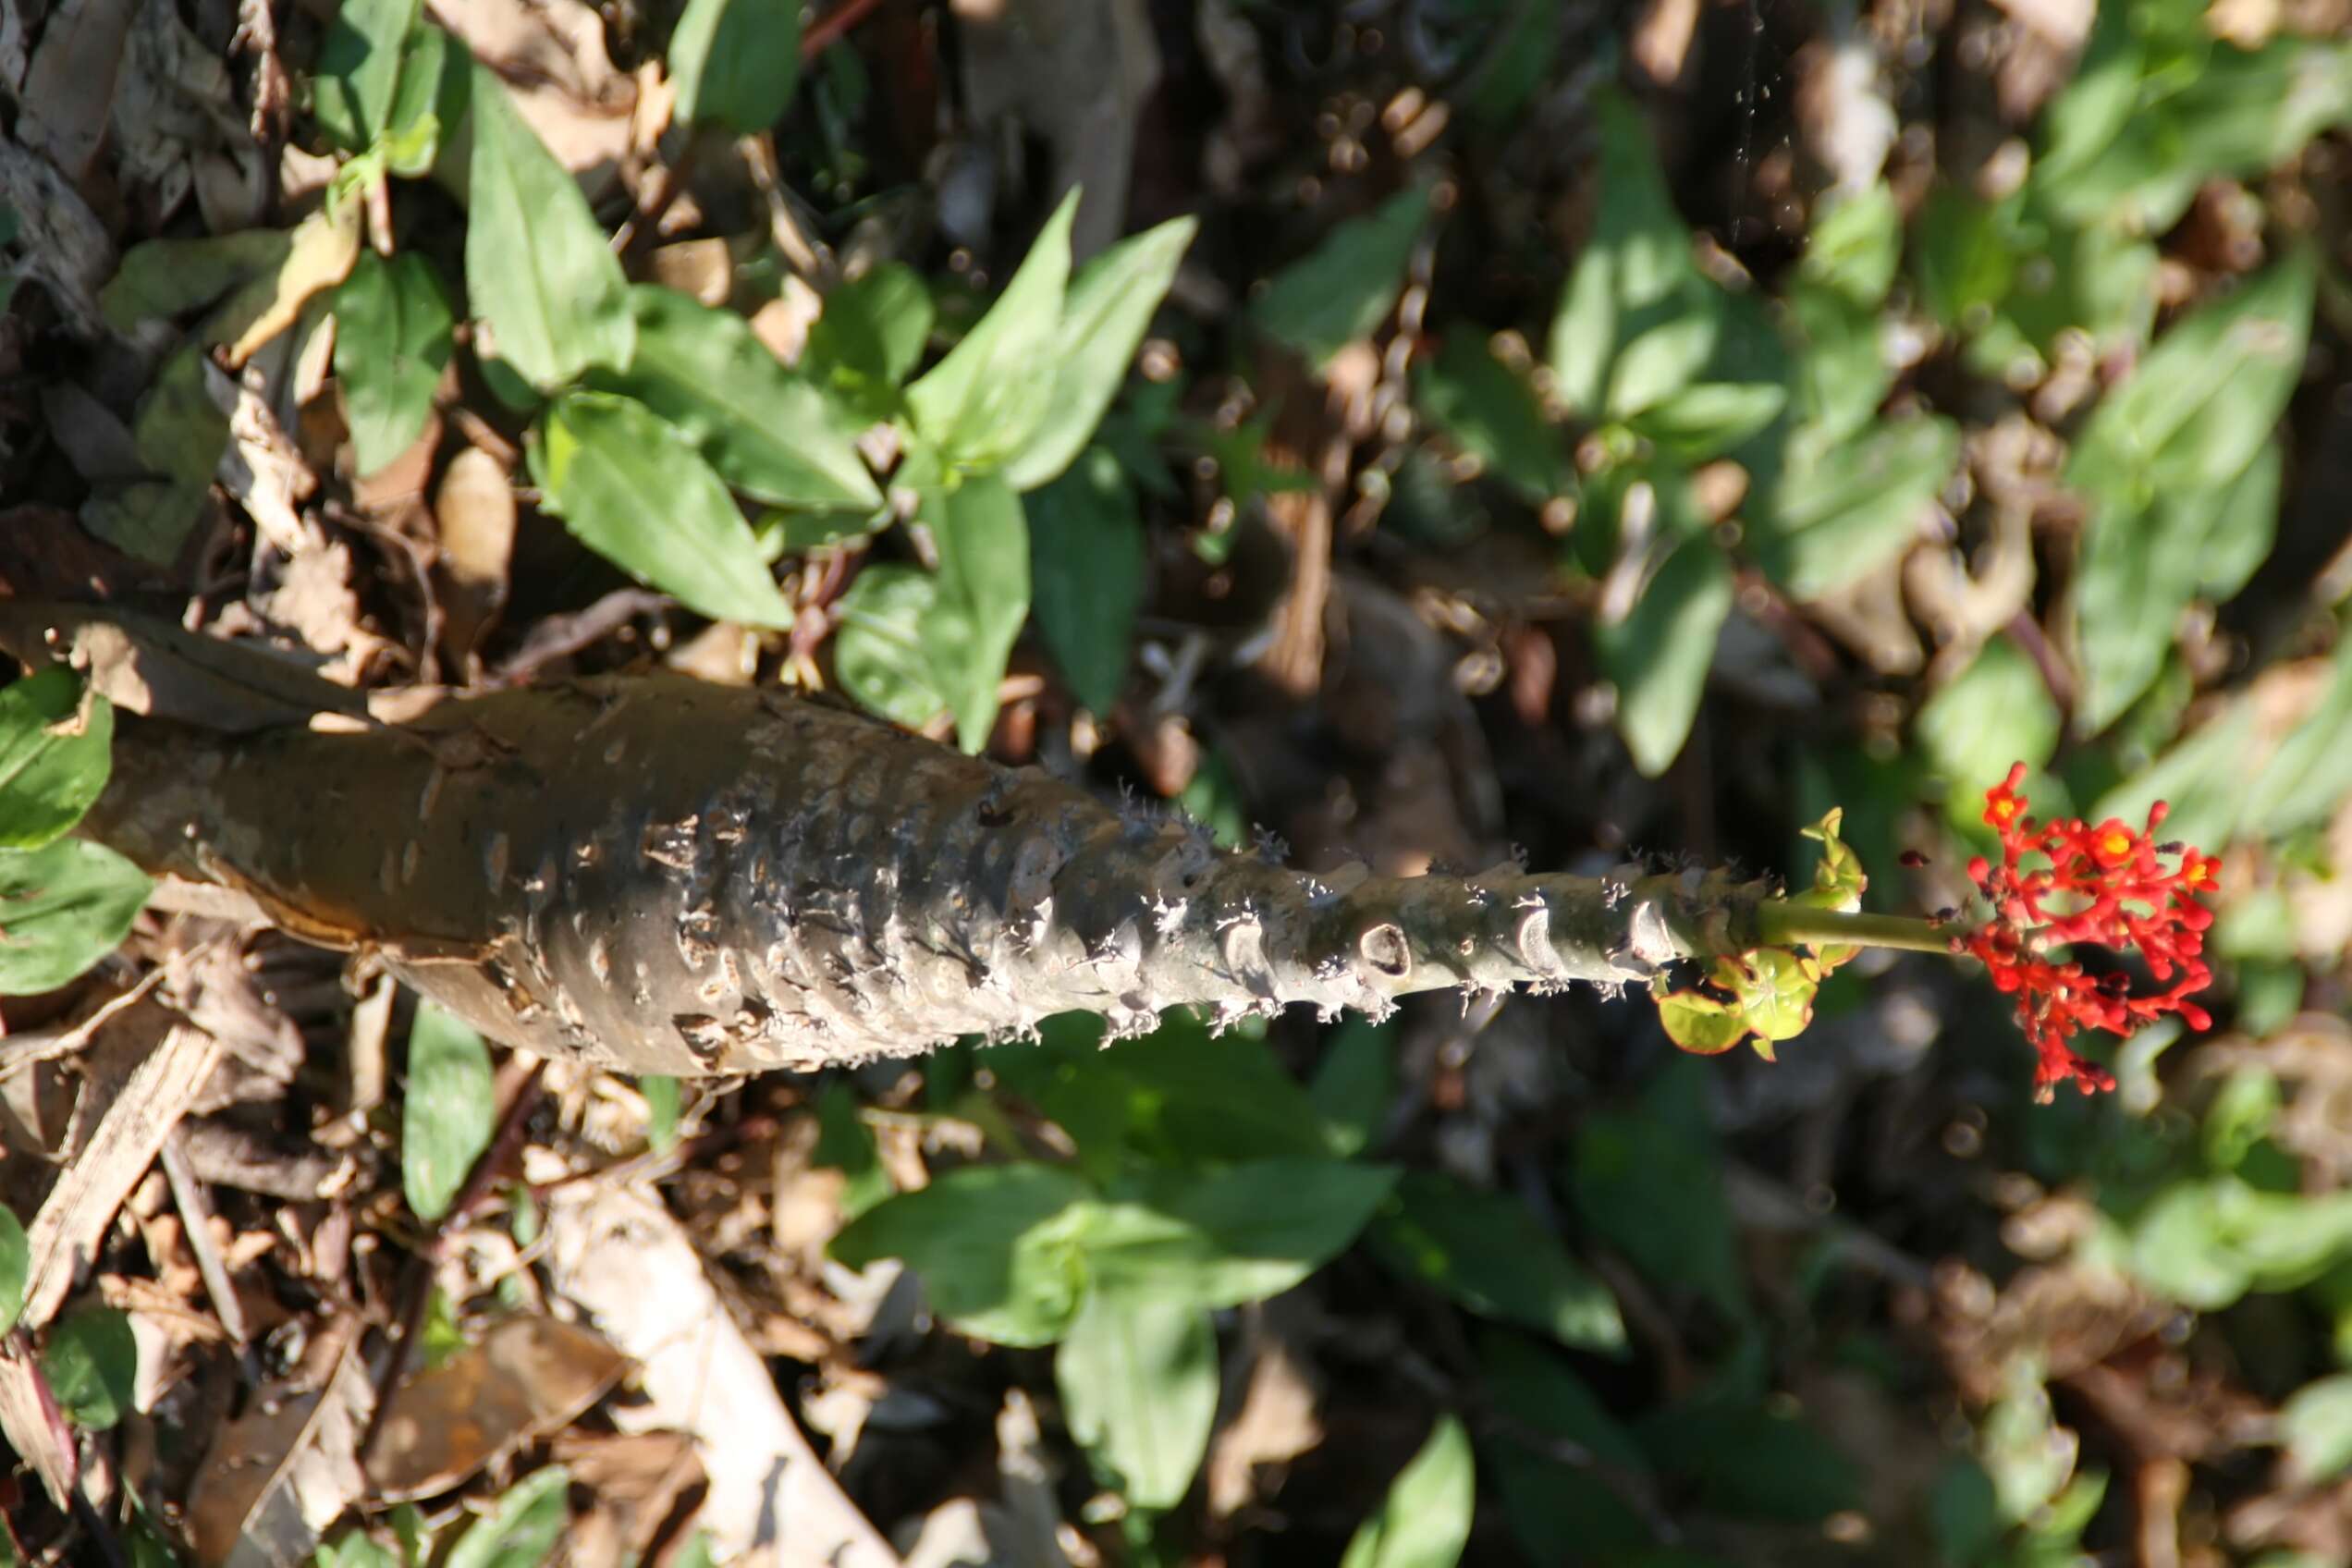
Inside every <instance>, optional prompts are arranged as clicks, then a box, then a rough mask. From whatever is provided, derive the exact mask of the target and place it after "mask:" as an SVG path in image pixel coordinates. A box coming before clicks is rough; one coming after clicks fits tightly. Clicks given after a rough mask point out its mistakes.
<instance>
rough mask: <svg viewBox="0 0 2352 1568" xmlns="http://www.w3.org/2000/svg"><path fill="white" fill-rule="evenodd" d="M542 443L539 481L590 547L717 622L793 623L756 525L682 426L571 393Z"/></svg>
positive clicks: (535, 451) (606, 397)
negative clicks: (679, 427) (769, 564)
mask: <svg viewBox="0 0 2352 1568" xmlns="http://www.w3.org/2000/svg"><path fill="white" fill-rule="evenodd" d="M537 435H538V440H537V441H535V442H534V443H533V445H532V447H531V459H532V472H533V475H534V476H535V477H536V478H537V479H538V481H539V484H540V486H541V488H542V489H544V490H545V492H546V496H545V505H546V506H547V508H548V509H549V510H551V511H553V512H555V513H556V515H557V516H558V517H560V518H562V519H563V521H564V526H565V527H567V528H569V529H570V531H571V533H572V534H573V536H574V537H576V538H578V539H579V540H580V541H581V543H582V544H584V545H588V546H589V547H590V548H591V549H593V550H594V551H595V552H596V553H597V554H598V555H600V556H603V557H605V558H606V559H607V560H609V561H611V562H612V563H613V564H614V565H616V566H618V567H619V568H621V569H622V570H625V571H627V572H630V573H631V574H632V575H633V576H635V577H636V578H637V579H638V580H639V581H640V582H645V583H647V584H650V585H651V586H653V587H655V588H658V589H660V590H661V591H662V592H663V593H665V594H672V595H674V596H675V597H676V598H677V599H678V601H679V602H680V604H682V605H684V606H686V607H687V608H689V609H692V610H694V611H696V612H698V613H700V614H702V615H706V616H709V617H711V618H712V619H717V620H734V621H740V622H741V623H742V624H744V625H746V626H789V625H790V624H791V621H792V606H790V604H788V603H787V602H786V601H785V599H784V596H783V594H779V593H778V592H777V589H776V580H775V578H774V577H773V576H771V575H770V574H769V570H768V565H767V561H766V557H764V556H762V555H761V553H760V548H759V541H758V539H757V538H756V537H754V536H753V533H752V526H751V524H750V523H748V522H746V521H744V520H743V514H742V512H741V510H740V509H738V508H737V507H736V505H735V501H734V498H733V497H732V496H729V494H728V493H727V486H726V485H725V484H722V483H721V482H720V480H719V477H718V475H717V473H715V472H712V470H711V466H710V465H709V464H708V463H706V462H704V460H703V457H702V454H701V453H700V452H698V451H696V450H695V449H694V447H693V445H692V443H691V442H690V441H689V440H688V439H687V437H686V435H684V433H683V432H681V431H680V430H679V429H678V428H677V427H676V426H674V425H672V424H670V423H668V421H667V420H664V419H662V418H661V417H660V416H658V415H656V414H655V412H654V411H653V410H650V409H648V408H646V407H645V406H644V405H643V403H640V402H637V401H635V400H634V399H632V398H621V397H616V396H614V395H612V394H610V393H604V392H567V393H565V394H564V395H563V396H562V397H560V398H557V399H556V400H555V401H554V402H553V403H551V404H549V405H548V407H547V409H546V410H545V412H544V413H543V414H542V415H541V416H540V420H539V425H538V430H537Z"/></svg>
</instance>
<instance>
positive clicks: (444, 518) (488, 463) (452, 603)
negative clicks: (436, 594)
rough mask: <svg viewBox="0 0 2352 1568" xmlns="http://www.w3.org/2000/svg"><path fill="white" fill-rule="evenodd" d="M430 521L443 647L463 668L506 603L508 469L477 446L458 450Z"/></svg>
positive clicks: (510, 505) (510, 548) (510, 542)
mask: <svg viewBox="0 0 2352 1568" xmlns="http://www.w3.org/2000/svg"><path fill="white" fill-rule="evenodd" d="M433 520H434V521H435V524H437V525H438V527H439V529H440V533H441V564H440V570H438V571H437V572H435V580H436V583H437V586H438V587H439V589H440V594H441V611H442V614H443V616H444V617H445V619H444V620H443V622H442V631H441V637H442V643H443V646H444V647H445V648H446V649H447V652H448V654H449V655H450V657H451V659H452V660H453V661H455V662H456V663H457V664H459V666H460V667H461V668H462V667H466V666H468V664H469V661H471V659H472V656H473V653H474V650H475V649H476V648H478V647H480V646H481V643H482V636H483V633H484V631H488V630H489V628H490V625H491V623H492V622H493V621H494V620H496V618H497V614H498V610H499V608H500V606H503V605H505V603H506V602H507V577H508V570H509V568H510V565H511V562H512V560H513V557H514V540H515V497H514V486H513V485H512V484H509V483H508V479H507V470H506V465H505V464H503V463H501V462H499V460H498V459H496V458H495V457H493V456H491V455H490V454H489V453H488V452H485V451H484V450H483V449H482V448H481V447H467V448H466V449H465V450H464V451H462V452H459V454H458V455H457V456H456V457H455V458H452V459H450V460H449V468H448V472H446V473H444V474H443V475H442V476H441V488H440V489H439V490H438V491H436V492H435V495H434V497H433Z"/></svg>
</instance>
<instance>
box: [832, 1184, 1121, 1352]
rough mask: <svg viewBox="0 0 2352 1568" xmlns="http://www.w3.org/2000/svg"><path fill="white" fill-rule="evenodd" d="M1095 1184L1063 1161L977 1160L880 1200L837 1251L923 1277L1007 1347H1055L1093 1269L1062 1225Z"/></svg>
mask: <svg viewBox="0 0 2352 1568" xmlns="http://www.w3.org/2000/svg"><path fill="white" fill-rule="evenodd" d="M1090 1191H1091V1189H1090V1188H1089V1187H1088V1186H1087V1184H1086V1183H1085V1182H1084V1181H1083V1180H1082V1179H1081V1178H1079V1177H1078V1176H1077V1175H1075V1174H1074V1173H1072V1172H1071V1171H1069V1170H1064V1169H1063V1168H1061V1167H1060V1166H1052V1165H1044V1164H1038V1163H1035V1162H1029V1161H1023V1162H1021V1163H1017V1164H1011V1165H967V1166H963V1167H962V1168H960V1169H958V1170H951V1171H949V1172H948V1173H947V1174H946V1175H944V1176H940V1177H937V1178H935V1179H934V1180H933V1181H932V1182H931V1184H930V1185H929V1186H927V1187H925V1188H923V1189H922V1190H921V1191H919V1192H913V1193H902V1194H899V1195H898V1196H897V1197H893V1198H888V1199H885V1200H884V1201H883V1202H881V1203H878V1204H876V1205H875V1206H874V1207H872V1208H870V1209H868V1210H866V1211H865V1213H864V1214H863V1215H861V1216H859V1217H858V1218H857V1219H855V1220H854V1221H852V1222H851V1224H849V1225H848V1226H846V1227H844V1228H843V1229H842V1230H841V1231H839V1233H838V1234H837V1235H835V1236H834V1238H833V1242H832V1245H831V1246H830V1248H829V1249H828V1250H829V1251H830V1252H831V1253H832V1255H833V1256H834V1257H835V1258H836V1259H838V1260H839V1261H840V1262H842V1263H844V1264H847V1265H848V1266H849V1267H850V1268H864V1267H865V1266H866V1265H868V1264H870V1263H874V1262H876V1261H877V1260H878V1259H881V1258H885V1257H896V1258H901V1259H903V1260H905V1262H906V1265H907V1267H908V1268H913V1270H914V1271H915V1272H916V1273H917V1274H919V1275H921V1276H922V1278H923V1285H924V1290H925V1292H926V1293H927V1294H928V1296H929V1298H930V1301H931V1305H932V1306H933V1308H934V1309H936V1310H937V1312H938V1313H939V1314H940V1315H941V1316H942V1317H947V1318H949V1320H951V1321H952V1322H954V1323H955V1324H956V1326H957V1327H958V1328H959V1329H962V1331H964V1332H965V1333H968V1334H974V1335H976V1336H978V1337H979V1338H981V1339H985V1340H990V1341H995V1342H996V1343H998V1344H1023V1345H1035V1344H1051V1343H1052V1342H1053V1341H1055V1340H1057V1339H1060V1337H1061V1335H1062V1333H1063V1331H1064V1330H1065V1329H1067V1328H1068V1327H1069V1324H1070V1320H1071V1317H1072V1315H1073V1314H1074V1313H1075V1312H1076V1311H1077V1309H1078V1306H1079V1290H1080V1287H1081V1284H1082V1282H1083V1274H1082V1273H1081V1271H1080V1268H1079V1265H1078V1264H1077V1261H1076V1255H1075V1253H1074V1251H1073V1250H1072V1246H1071V1244H1070V1243H1069V1241H1068V1238H1067V1236H1066V1234H1065V1233H1064V1232H1065V1231H1067V1229H1068V1227H1067V1226H1062V1225H1058V1224H1057V1223H1056V1222H1057V1221H1058V1220H1060V1218H1061V1217H1062V1216H1063V1215H1064V1214H1065V1213H1067V1212H1068V1211H1069V1210H1071V1209H1072V1207H1073V1206H1075V1205H1078V1204H1081V1203H1083V1202H1084V1201H1085V1200H1086V1198H1087V1197H1088V1195H1089V1193H1090Z"/></svg>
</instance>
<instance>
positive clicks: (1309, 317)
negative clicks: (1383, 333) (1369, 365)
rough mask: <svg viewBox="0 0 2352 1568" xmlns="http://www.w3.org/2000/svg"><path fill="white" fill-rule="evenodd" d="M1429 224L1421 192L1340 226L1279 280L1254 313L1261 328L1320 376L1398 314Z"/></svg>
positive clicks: (1405, 194)
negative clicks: (1417, 249)
mask: <svg viewBox="0 0 2352 1568" xmlns="http://www.w3.org/2000/svg"><path fill="white" fill-rule="evenodd" d="M1428 219H1429V193H1428V192H1427V190H1423V189H1422V188H1420V187H1418V186H1416V187H1415V188H1414V189H1412V190H1404V191H1401V192H1399V193H1398V194H1396V195H1394V196H1391V197H1390V198H1389V200H1388V201H1387V202H1383V203H1382V204H1381V205H1380V206H1379V208H1378V209H1377V210H1376V211H1374V212H1373V213H1372V214H1370V215H1368V216H1366V217H1360V218H1352V219H1350V220H1349V221H1348V222H1346V223H1343V224H1340V225H1338V226H1337V227H1334V228H1333V229H1332V230H1331V232H1330V233H1329V235H1328V236H1326V237H1325V239H1324V240H1323V243H1321V244H1320V245H1317V247H1316V248H1315V249H1314V250H1313V251H1309V252H1308V253H1307V254H1306V255H1305V257H1303V258H1301V259H1300V260H1298V261H1296V262H1293V263H1292V264H1291V265H1289V266H1287V267H1285V268H1283V269H1282V271H1280V273H1277V274H1276V275H1275V276H1274V281H1273V282H1272V283H1271V284H1270V285H1268V288H1267V289H1266V292H1265V293H1263V294H1261V295H1259V296H1258V298H1257V301H1256V304H1254V305H1253V306H1251V308H1250V315H1251V317H1252V319H1254V320H1255V321H1256V323H1257V325H1258V326H1259V327H1260V328H1261V329H1263V330H1264V331H1265V332H1266V333H1267V334H1268V336H1269V337H1273V338H1274V339H1275V340H1276V341H1277V342H1280V343H1283V344H1287V345H1288V346H1289V347H1291V348H1292V349H1296V350H1298V352H1299V353H1301V354H1303V355H1305V357H1306V359H1307V360H1308V361H1310V362H1311V363H1313V364H1314V365H1315V366H1316V368H1317V369H1318V370H1319V369H1320V368H1322V367H1323V366H1324V365H1326V364H1328V363H1329V362H1330V359H1331V356H1332V355H1334V354H1336V353H1338V352H1339V351H1340V350H1341V349H1344V348H1346V347H1347V346H1348V345H1349V344H1350V343H1354V342H1355V341H1357V340H1358V339H1360V338H1364V337H1370V336H1371V335H1372V333H1373V331H1374V330H1375V329H1376V328H1378V326H1379V325H1380V323H1381V322H1383V321H1384V320H1386V319H1387V318H1388V314H1389V312H1390V311H1392V310H1394V309H1396V301H1397V296H1398V294H1400V293H1402V292H1403V288H1404V268H1405V263H1407V262H1409V261H1410V260H1412V257H1413V247H1414V245H1415V243H1416V242H1417V241H1418V240H1419V239H1420V238H1421V231H1422V229H1423V228H1424V227H1426V226H1427V223H1428Z"/></svg>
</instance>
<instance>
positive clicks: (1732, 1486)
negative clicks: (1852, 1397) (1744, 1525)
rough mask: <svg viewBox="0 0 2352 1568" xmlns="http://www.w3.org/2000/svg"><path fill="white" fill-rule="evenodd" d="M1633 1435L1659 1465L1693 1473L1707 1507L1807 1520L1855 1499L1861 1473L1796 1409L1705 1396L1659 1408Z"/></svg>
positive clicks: (1857, 1500)
mask: <svg viewBox="0 0 2352 1568" xmlns="http://www.w3.org/2000/svg"><path fill="white" fill-rule="evenodd" d="M1637 1435H1638V1436H1639V1437H1640V1439H1641V1442H1642V1446H1643V1447H1644V1448H1646V1449H1648V1451H1649V1453H1650V1456H1651V1458H1653V1459H1654V1460H1656V1461H1657V1463H1658V1464H1659V1466H1660V1468H1661V1469H1665V1470H1670V1471H1672V1472H1675V1473H1678V1474H1681V1475H1684V1476H1691V1477H1693V1478H1694V1479H1695V1480H1697V1483H1698V1488H1699V1495H1700V1497H1701V1498H1703V1499H1704V1500H1705V1504H1706V1506H1707V1508H1708V1509H1709V1510H1710V1511H1712V1512H1715V1513H1727V1514H1732V1515H1735V1516H1740V1517H1746V1518H1756V1519H1776V1520H1783V1521H1786V1522H1788V1523H1790V1524H1810V1523H1812V1522H1813V1521H1815V1520H1817V1519H1823V1518H1827V1517H1828V1516H1829V1515H1830V1514H1831V1513H1837V1512H1838V1511H1839V1510H1841V1509H1847V1508H1854V1507H1856V1506H1858V1505H1859V1503H1860V1502H1861V1490H1862V1488H1861V1473H1860V1471H1859V1470H1858V1469H1857V1468H1856V1465H1855V1464H1854V1462H1853V1461H1852V1460H1850V1459H1848V1458H1847V1457H1846V1456H1845V1455H1844V1452H1841V1451H1840V1450H1839V1449H1838V1448H1837V1446H1836V1445H1835V1444H1833V1443H1831V1441H1830V1440H1829V1439H1827V1438H1824V1437H1823V1436H1822V1435H1821V1434H1820V1432H1819V1430H1817V1429H1816V1428H1814V1427H1812V1426H1810V1425H1808V1424H1807V1422H1805V1421H1804V1420H1803V1419H1801V1418H1800V1417H1798V1416H1795V1415H1786V1414H1783V1413H1782V1412H1780V1411H1777V1410H1774V1409H1771V1408H1769V1407H1767V1406H1765V1405H1762V1404H1758V1403H1750V1402H1748V1401H1746V1400H1739V1399H1724V1398H1720V1397H1717V1398H1706V1397H1702V1398H1700V1399H1697V1400H1693V1401H1691V1402H1689V1403H1684V1404H1681V1405H1677V1406H1672V1407H1670V1408H1668V1409H1666V1410H1662V1411H1660V1412H1658V1413H1656V1414H1654V1415H1650V1416H1648V1418H1646V1419H1645V1420H1643V1421H1642V1422H1641V1423H1640V1425H1639V1427H1638V1428H1637Z"/></svg>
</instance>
